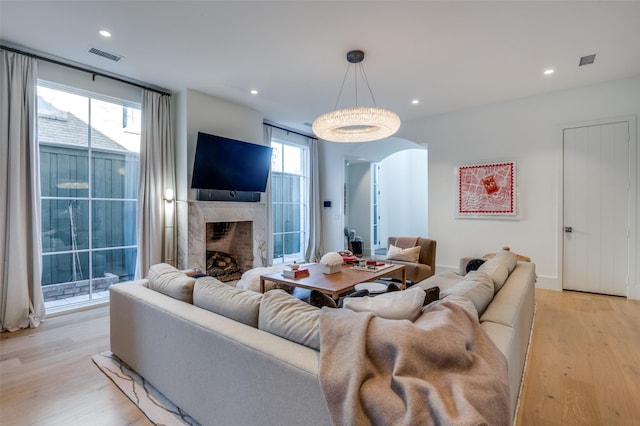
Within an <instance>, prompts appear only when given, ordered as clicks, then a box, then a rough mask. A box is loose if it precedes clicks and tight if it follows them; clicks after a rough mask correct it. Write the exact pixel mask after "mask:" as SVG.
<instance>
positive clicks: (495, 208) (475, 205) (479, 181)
mask: <svg viewBox="0 0 640 426" xmlns="http://www.w3.org/2000/svg"><path fill="white" fill-rule="evenodd" d="M515 189H516V163H515V162H514V161H509V162H504V163H492V164H476V165H470V166H460V167H458V199H457V203H456V204H457V206H456V216H457V217H473V216H515V215H516V196H515Z"/></svg>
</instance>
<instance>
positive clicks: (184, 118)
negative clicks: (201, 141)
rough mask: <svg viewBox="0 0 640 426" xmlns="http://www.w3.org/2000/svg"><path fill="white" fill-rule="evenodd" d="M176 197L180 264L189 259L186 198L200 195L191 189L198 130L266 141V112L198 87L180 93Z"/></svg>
mask: <svg viewBox="0 0 640 426" xmlns="http://www.w3.org/2000/svg"><path fill="white" fill-rule="evenodd" d="M175 96H176V101H175V105H176V106H177V113H176V141H175V144H176V174H177V179H176V185H177V188H176V200H177V220H178V267H181V268H186V267H188V265H187V259H188V246H189V244H188V226H187V224H188V209H187V203H186V201H187V200H188V201H194V200H195V199H196V190H195V189H191V175H192V173H193V160H194V157H195V152H196V142H197V137H198V132H205V133H210V134H214V135H217V136H223V137H227V138H232V139H237V140H241V141H245V142H252V143H257V144H262V143H263V136H262V135H263V130H262V121H263V117H262V114H261V113H260V112H258V111H255V110H252V109H249V108H246V107H243V106H240V105H237V104H234V103H231V102H227V101H225V100H223V99H220V98H216V97H214V96H210V95H207V94H205V93H202V92H198V91H196V90H191V89H187V90H185V91H183V92H180V93H179V94H176V95H175Z"/></svg>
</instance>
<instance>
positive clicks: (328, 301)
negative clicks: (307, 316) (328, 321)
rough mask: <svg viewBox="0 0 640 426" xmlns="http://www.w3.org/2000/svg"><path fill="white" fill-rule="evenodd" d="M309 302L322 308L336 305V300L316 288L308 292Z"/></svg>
mask: <svg viewBox="0 0 640 426" xmlns="http://www.w3.org/2000/svg"><path fill="white" fill-rule="evenodd" d="M309 304H310V305H311V306H315V307H316V308H322V307H324V306H326V307H328V308H337V307H338V305H337V304H336V301H335V300H333V298H332V297H331V296H329V295H328V294H324V293H323V292H321V291H318V290H311V293H309Z"/></svg>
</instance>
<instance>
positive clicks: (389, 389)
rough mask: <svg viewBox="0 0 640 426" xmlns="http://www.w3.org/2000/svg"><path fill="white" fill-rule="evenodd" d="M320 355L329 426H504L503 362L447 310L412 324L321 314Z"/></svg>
mask: <svg viewBox="0 0 640 426" xmlns="http://www.w3.org/2000/svg"><path fill="white" fill-rule="evenodd" d="M320 348H321V350H320V386H321V388H322V393H323V395H324V398H325V401H326V403H327V407H328V408H329V412H330V413H331V419H332V421H333V424H335V425H385V426H386V425H394V426H396V425H407V426H409V425H492V426H494V425H508V424H509V420H510V416H509V382H508V378H507V362H506V359H505V357H504V356H503V355H502V353H501V352H500V351H499V350H498V348H497V347H496V346H495V344H494V343H493V342H492V341H491V339H490V338H489V337H488V336H487V335H486V333H485V332H484V331H483V330H482V329H481V328H480V324H479V323H478V321H477V319H473V318H472V317H471V315H470V314H468V313H467V312H465V311H464V310H463V309H462V308H460V307H459V306H458V305H456V304H455V303H453V302H448V301H441V302H435V303H433V304H431V305H429V307H427V308H426V309H425V311H424V313H423V314H422V315H421V316H420V317H419V318H418V319H417V320H416V321H415V322H413V323H412V322H410V321H408V320H387V319H384V318H378V317H375V316H374V315H373V314H371V313H369V312H353V311H350V310H348V309H328V308H324V309H322V311H321V314H320Z"/></svg>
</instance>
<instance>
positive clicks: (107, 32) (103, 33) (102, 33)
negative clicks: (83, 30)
mask: <svg viewBox="0 0 640 426" xmlns="http://www.w3.org/2000/svg"><path fill="white" fill-rule="evenodd" d="M98 34H100V35H101V36H102V37H111V33H110V32H109V31H107V30H100V31H98Z"/></svg>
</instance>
